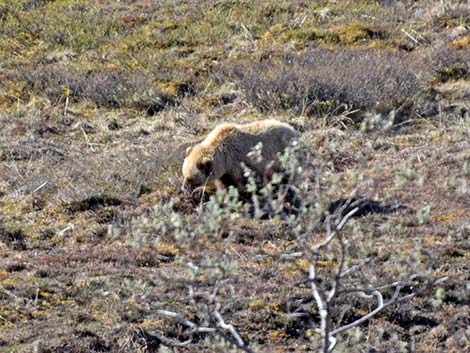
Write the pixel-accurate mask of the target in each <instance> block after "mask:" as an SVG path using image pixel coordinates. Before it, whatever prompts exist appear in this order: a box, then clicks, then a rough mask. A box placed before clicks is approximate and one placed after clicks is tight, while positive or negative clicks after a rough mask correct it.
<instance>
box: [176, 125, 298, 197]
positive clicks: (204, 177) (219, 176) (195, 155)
mask: <svg viewBox="0 0 470 353" xmlns="http://www.w3.org/2000/svg"><path fill="white" fill-rule="evenodd" d="M297 138H298V134H297V132H296V131H295V130H294V129H293V128H292V127H291V126H290V125H288V124H285V123H282V122H279V121H276V120H261V121H256V122H253V123H250V124H245V125H238V124H230V123H225V124H221V125H219V126H217V127H216V128H215V129H214V130H212V131H211V132H210V133H209V135H207V137H206V138H205V139H204V140H203V141H202V142H201V143H199V144H197V145H195V146H193V147H188V149H187V150H186V158H185V160H184V163H183V178H184V185H190V186H192V187H198V186H204V185H207V184H216V185H217V186H222V185H224V186H228V185H235V186H236V187H237V188H239V189H243V187H244V184H245V180H244V177H243V169H242V166H241V162H243V163H245V164H246V165H247V166H248V167H249V168H250V169H252V170H253V171H254V172H255V174H256V176H257V177H258V179H259V180H266V179H269V178H270V177H271V176H272V174H273V173H274V172H280V171H282V168H281V165H280V163H279V161H278V158H277V154H278V153H279V152H282V151H283V150H284V149H285V148H286V147H287V146H289V145H290V144H291V143H292V141H293V140H296V139H297ZM259 142H262V143H263V148H262V152H261V154H262V157H263V158H262V160H261V161H254V160H252V159H251V158H249V157H248V156H247V154H248V153H249V152H250V151H251V150H252V148H253V147H255V146H256V145H257V144H258V143H259Z"/></svg>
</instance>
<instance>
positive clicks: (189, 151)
mask: <svg viewBox="0 0 470 353" xmlns="http://www.w3.org/2000/svg"><path fill="white" fill-rule="evenodd" d="M192 150H193V148H192V147H191V146H189V147H188V148H186V155H188V154H190V153H191V151H192Z"/></svg>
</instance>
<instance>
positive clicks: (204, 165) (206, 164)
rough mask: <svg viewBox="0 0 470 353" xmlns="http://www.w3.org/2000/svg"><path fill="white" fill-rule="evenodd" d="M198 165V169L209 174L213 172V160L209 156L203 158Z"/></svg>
mask: <svg viewBox="0 0 470 353" xmlns="http://www.w3.org/2000/svg"><path fill="white" fill-rule="evenodd" d="M196 166H197V169H199V170H200V171H201V172H203V173H204V174H205V175H207V176H208V175H209V174H210V173H211V172H212V160H210V159H209V158H203V159H202V161H200V162H199V163H198V164H197V165H196Z"/></svg>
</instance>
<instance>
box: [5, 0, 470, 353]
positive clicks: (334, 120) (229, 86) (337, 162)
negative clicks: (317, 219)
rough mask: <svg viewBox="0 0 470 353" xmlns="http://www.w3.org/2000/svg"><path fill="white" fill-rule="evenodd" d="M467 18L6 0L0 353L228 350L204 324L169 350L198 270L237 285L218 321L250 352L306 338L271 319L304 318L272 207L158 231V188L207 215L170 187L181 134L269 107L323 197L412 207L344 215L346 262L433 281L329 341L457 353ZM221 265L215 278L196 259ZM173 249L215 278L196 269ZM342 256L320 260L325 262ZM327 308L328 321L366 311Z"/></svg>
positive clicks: (436, 7)
mask: <svg viewBox="0 0 470 353" xmlns="http://www.w3.org/2000/svg"><path fill="white" fill-rule="evenodd" d="M469 27H470V7H469V5H468V4H466V3H465V2H459V1H450V2H445V3H443V2H441V1H415V2H413V3H409V2H407V1H380V2H376V1H365V0H361V1H347V2H330V1H316V2H308V1H250V2H246V1H202V0H201V1H197V0H194V1H189V0H188V1H176V0H175V1H173V0H170V1H163V2H161V1H138V0H137V1H131V0H128V1H120V2H115V1H107V0H86V1H75V0H56V1H54V0H52V1H51V0H49V1H47V0H42V1H32V0H21V1H16V0H15V1H13V0H6V1H3V2H2V3H1V4H0V107H1V109H0V128H1V134H0V352H31V351H37V352H165V351H168V350H170V351H171V349H173V350H174V351H175V352H176V351H178V352H181V351H187V352H191V351H207V352H215V351H227V350H229V348H228V347H227V345H225V344H224V342H220V341H218V340H217V339H216V338H214V336H211V335H207V336H204V335H202V334H201V335H195V336H193V337H192V339H193V341H192V343H190V344H188V345H186V346H183V347H178V348H171V343H174V342H176V341H178V340H185V339H187V338H188V336H187V334H186V332H185V331H184V327H183V325H178V324H177V323H175V321H174V320H172V319H170V318H167V317H165V316H162V315H161V314H159V313H158V312H157V310H160V309H166V310H174V311H178V312H180V313H182V314H185V315H187V316H188V317H190V318H191V319H194V320H196V314H195V313H194V312H193V311H192V310H193V309H194V308H193V309H192V307H191V303H190V298H189V296H188V288H189V287H188V285H190V284H193V285H195V286H196V287H197V288H198V289H199V290H201V291H204V290H208V291H211V290H213V288H214V281H215V279H214V278H216V279H217V278H218V279H221V278H224V279H229V280H230V283H231V285H233V290H234V292H230V291H229V290H228V289H227V288H228V287H227V288H226V287H223V288H222V289H221V291H220V293H219V294H218V295H219V297H218V298H219V300H220V301H221V302H222V304H223V307H224V312H223V315H224V318H225V320H226V321H227V322H230V323H232V324H233V325H234V326H235V327H236V328H237V330H238V331H239V333H240V335H241V336H242V337H243V339H244V340H245V342H248V343H249V344H250V346H251V347H252V348H253V350H255V351H259V352H286V351H292V352H304V351H305V352H308V351H316V350H317V344H318V341H317V340H316V339H315V337H316V333H315V332H314V330H313V329H314V328H315V322H313V323H312V322H309V321H307V320H304V319H302V318H299V317H293V316H289V315H287V313H288V312H289V310H291V309H292V306H295V305H303V307H304V310H307V311H309V313H310V314H311V317H313V318H314V319H315V318H317V316H318V315H317V312H316V306H315V304H314V302H313V301H312V299H311V293H310V292H309V289H308V286H306V285H305V282H303V281H302V279H305V270H306V269H307V268H308V263H306V262H305V260H304V259H299V260H291V261H279V258H280V255H282V254H285V253H286V252H289V251H290V249H292V248H293V247H295V244H296V241H297V240H296V238H295V236H294V235H293V232H292V229H290V228H289V226H288V225H287V224H286V223H285V222H284V221H278V220H254V219H250V218H241V219H238V220H234V221H233V222H229V223H224V227H223V230H224V232H223V234H222V233H221V234H216V235H214V234H200V236H199V237H197V238H195V239H191V240H190V241H188V239H186V240H184V239H183V240H181V239H178V237H176V238H175V236H169V235H168V234H169V233H171V232H169V231H165V232H164V231H163V228H162V226H161V225H159V226H158V227H157V226H155V224H157V223H158V222H157V221H156V219H157V220H158V219H159V217H160V216H159V215H160V213H159V212H160V211H159V209H160V208H159V207H161V206H163V205H165V204H168V203H169V202H170V201H171V202H173V212H174V213H175V214H177V215H179V217H180V218H181V221H182V222H183V223H185V224H188V225H190V226H191V227H193V228H194V229H196V228H197V226H198V224H200V223H204V222H205V221H207V218H204V217H202V218H201V217H200V216H199V213H198V212H202V211H201V205H199V204H195V203H194V202H193V201H192V200H190V199H189V198H188V197H187V196H185V195H183V194H182V193H181V192H180V186H181V175H180V169H181V164H182V160H183V158H184V151H185V149H186V147H187V146H188V145H189V144H191V143H194V142H195V141H198V140H200V139H201V138H202V137H203V136H204V135H205V134H206V133H207V132H208V131H210V129H212V128H213V127H214V126H215V125H216V124H218V123H219V122H222V121H233V122H248V121H253V120H256V119H262V118H264V117H267V116H269V117H275V118H278V119H280V120H282V121H286V122H289V123H291V124H292V125H293V126H294V127H295V128H296V129H297V130H298V131H299V132H300V133H301V135H302V138H301V140H302V146H303V147H304V149H305V150H306V151H307V153H308V154H310V155H312V156H313V157H314V167H315V168H318V169H317V172H318V175H319V176H320V177H319V178H318V179H317V180H314V179H312V183H318V184H319V185H320V189H321V191H322V195H321V197H322V198H323V199H322V200H323V202H325V200H334V199H337V198H339V197H345V196H347V195H350V194H353V193H354V194H357V195H363V196H366V197H368V198H371V199H376V200H382V201H385V202H387V203H390V204H400V205H404V206H406V208H401V209H398V210H396V211H394V212H392V213H387V214H370V215H367V216H365V217H361V218H356V219H354V220H353V221H351V222H349V223H348V225H347V226H346V227H345V229H344V232H343V233H344V236H345V238H346V239H347V240H348V242H349V256H350V262H351V263H358V262H360V261H363V260H367V264H366V265H364V266H363V267H362V269H361V273H360V274H358V276H360V277H361V278H362V277H363V278H366V279H367V280H368V281H369V282H370V283H372V284H374V285H381V284H385V283H390V282H393V281H394V280H396V279H399V278H401V276H403V275H405V274H408V273H420V274H425V275H426V276H429V277H430V278H440V277H443V276H449V279H448V280H447V281H445V282H443V283H441V284H440V285H439V286H436V287H431V288H428V289H427V290H425V291H423V292H421V293H420V294H419V295H418V296H416V297H415V298H413V299H411V300H409V301H404V302H400V303H398V304H395V305H392V306H389V307H387V308H386V309H384V310H383V311H381V312H380V313H378V314H377V315H376V316H374V317H373V318H372V319H370V320H368V321H367V322H365V323H363V324H361V325H360V326H358V327H356V328H354V329H353V330H351V331H347V332H345V333H344V334H342V335H341V337H340V342H339V344H338V348H337V351H338V352H340V351H345V352H346V351H347V352H370V353H372V352H427V353H432V352H465V351H468V350H469V349H470V328H469V327H470V116H469V114H470V113H469V107H470V106H469V101H470V59H469V58H470V30H469ZM320 172H321V173H320ZM309 196H311V197H312V200H315V195H314V194H311V195H309ZM203 215H204V214H203ZM206 216H207V214H206ZM162 217H163V216H162ZM309 217H311V218H313V217H314V215H313V214H312V215H310V216H309ZM152 222H153V223H152ZM162 222H163V223H166V224H167V225H169V226H170V225H171V223H172V222H173V224H174V220H171V221H168V220H167V219H166V218H164V217H163V218H162ZM149 223H151V225H152V227H149V226H148V224H149ZM144 230H145V231H144ZM157 230H161V231H162V234H160V233H158V231H157ZM316 232H317V233H316V236H318V238H319V239H321V238H322V237H323V236H324V232H323V231H322V230H321V229H316ZM172 234H173V233H172ZM216 259H217V260H218V261H220V262H221V263H222V264H223V266H222V267H223V268H224V269H230V270H229V271H228V272H227V273H220V272H217V271H215V270H214V271H212V272H211V270H210V269H212V268H217V266H218V265H220V263H218V262H217V261H216ZM189 261H193V262H194V263H196V264H198V265H200V266H201V267H203V265H205V266H206V267H205V268H207V269H209V270H208V271H202V272H201V273H199V275H198V276H197V277H196V278H195V279H194V278H191V273H190V271H189V269H188V266H186V264H187V263H188V262H189ZM196 261H198V262H196ZM336 262H337V259H336V258H335V257H328V255H327V254H325V258H324V259H322V262H321V266H322V268H323V269H322V271H324V273H323V274H325V275H327V274H328V271H330V269H331V268H333V267H334V266H335V264H336ZM212 265H213V267H211V266H212ZM410 290H412V289H410ZM299 303H301V304H299ZM336 304H337V311H334V312H333V319H337V318H338V317H340V316H341V315H340V312H341V313H342V315H343V323H347V322H351V321H353V320H354V319H356V318H358V317H360V316H361V315H363V314H364V313H366V312H368V311H370V310H371V309H372V308H373V307H374V303H373V301H360V300H358V299H355V300H351V302H337V303H336Z"/></svg>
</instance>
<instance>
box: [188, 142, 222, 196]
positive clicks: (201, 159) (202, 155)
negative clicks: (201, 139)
mask: <svg viewBox="0 0 470 353" xmlns="http://www.w3.org/2000/svg"><path fill="white" fill-rule="evenodd" d="M183 180H184V181H183V188H185V187H186V186H190V187H192V188H196V187H198V186H203V185H205V184H208V183H212V182H213V181H214V180H215V177H214V156H211V154H210V153H208V151H207V150H206V149H205V148H203V147H202V146H199V145H196V146H194V147H188V148H187V149H186V158H185V159H184V162H183Z"/></svg>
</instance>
